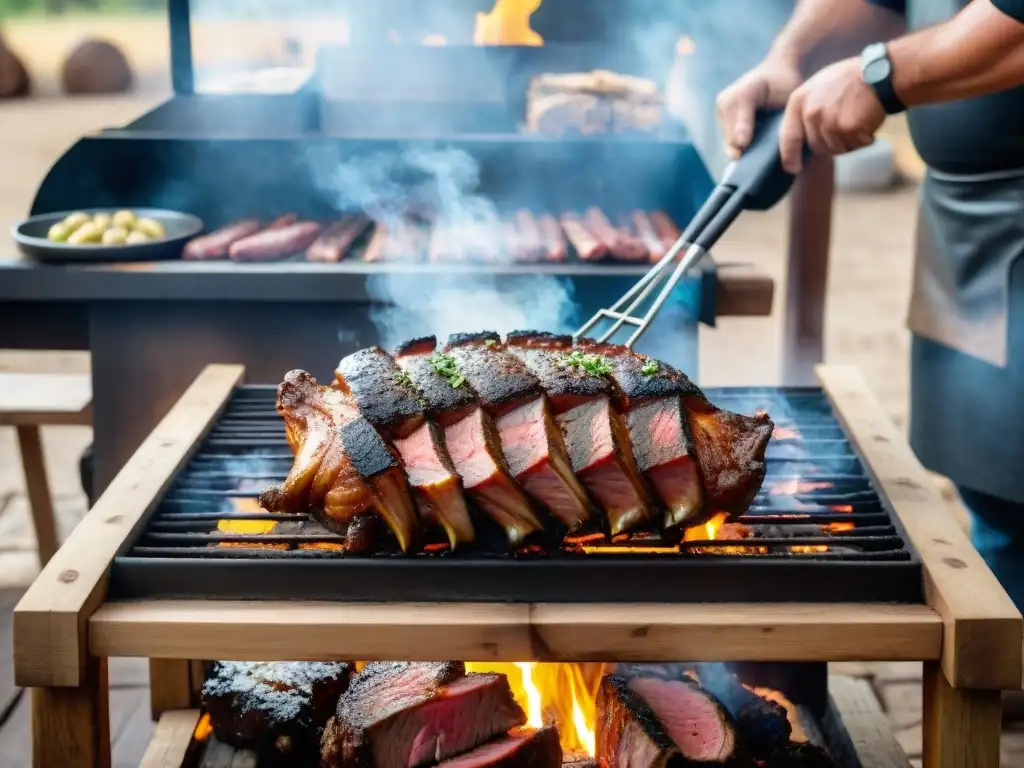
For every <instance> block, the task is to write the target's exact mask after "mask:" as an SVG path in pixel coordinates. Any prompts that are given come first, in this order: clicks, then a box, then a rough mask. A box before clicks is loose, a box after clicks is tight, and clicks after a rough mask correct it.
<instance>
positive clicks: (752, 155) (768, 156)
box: [573, 112, 793, 348]
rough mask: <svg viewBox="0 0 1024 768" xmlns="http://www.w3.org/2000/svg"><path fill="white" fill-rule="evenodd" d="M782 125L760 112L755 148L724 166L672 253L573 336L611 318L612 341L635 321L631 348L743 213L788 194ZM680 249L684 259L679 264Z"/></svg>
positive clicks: (767, 205) (777, 117) (776, 117)
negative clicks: (654, 295)
mask: <svg viewBox="0 0 1024 768" xmlns="http://www.w3.org/2000/svg"><path fill="white" fill-rule="evenodd" d="M781 124H782V112H770V113H762V114H760V115H759V116H758V119H757V121H756V123H755V128H754V138H753V140H752V141H751V142H750V146H748V147H747V149H746V150H745V151H744V152H743V155H742V156H741V157H740V158H739V159H738V160H736V161H734V162H732V163H730V164H729V166H728V167H727V168H726V169H725V173H724V174H723V175H722V181H721V182H720V183H719V184H718V186H716V187H715V189H714V190H713V191H712V193H711V195H710V197H708V199H707V202H705V203H704V205H703V206H701V209H700V210H699V211H697V215H696V216H694V217H693V220H692V221H691V222H690V224H689V226H687V227H686V230H685V231H684V232H683V234H682V235H680V236H679V239H678V240H676V242H675V244H674V245H673V246H672V247H671V248H670V249H669V250H668V253H666V254H665V255H664V256H663V257H662V258H661V260H660V261H659V262H658V263H657V264H655V265H654V267H652V268H651V270H650V271H649V272H648V273H647V274H646V275H644V276H643V277H642V278H641V279H640V280H639V281H638V282H637V284H636V285H634V286H633V287H632V288H630V289H629V291H628V292H627V293H626V294H625V295H624V296H623V297H622V298H621V299H619V300H618V301H617V302H615V304H614V305H613V306H612V307H611V308H610V309H601V310H598V312H597V314H595V315H594V316H593V317H592V318H590V321H589V322H587V324H586V325H584V326H583V327H582V328H580V329H579V330H578V331H576V333H575V334H574V335H573V338H574V339H579V338H580V337H582V336H584V335H585V334H586V333H587V332H588V331H589V330H590V329H591V328H593V327H594V326H595V325H597V323H598V322H600V321H601V320H610V321H612V324H611V326H610V327H609V328H608V330H607V331H606V332H605V333H603V334H602V335H601V336H599V337H597V341H599V342H606V341H609V340H611V339H612V337H613V336H614V335H615V334H616V333H617V332H618V331H619V329H620V328H622V326H623V325H631V326H635V327H636V330H635V331H634V332H633V335H632V336H630V337H629V339H628V340H627V341H626V347H630V348H631V347H632V346H633V345H634V344H635V343H636V340H637V339H639V338H640V336H641V335H643V333H644V331H646V330H647V328H648V327H649V326H650V324H651V321H653V320H654V318H655V316H656V315H657V314H658V311H659V310H660V309H661V307H662V305H663V304H664V303H665V301H666V300H667V299H668V297H669V294H670V293H672V289H673V288H675V287H676V284H677V283H678V282H679V279H680V278H681V277H682V276H683V275H685V274H686V273H687V272H688V271H689V270H691V269H692V268H693V267H694V266H695V265H696V264H697V263H698V262H699V261H700V260H701V259H702V258H703V257H704V255H705V254H706V253H707V252H708V251H709V250H710V249H711V247H712V246H713V245H714V244H715V243H716V242H718V239H719V238H720V237H721V236H722V235H723V234H724V233H725V231H726V230H727V229H728V228H729V226H730V225H731V224H732V223H733V222H734V221H735V220H736V218H737V217H738V216H739V215H740V212H741V211H745V210H746V211H764V210H767V209H769V208H771V207H772V206H774V205H775V204H776V203H777V202H779V200H781V199H782V198H783V197H784V196H785V194H786V192H788V191H789V188H790V187H791V186H792V184H793V175H792V174H790V173H788V172H787V171H785V170H784V169H783V168H782V158H781V156H780V154H779V128H780V127H781ZM680 253H683V257H682V258H680V259H679V260H678V262H676V259H677V257H678V256H679V254H680ZM674 262H675V263H676V266H675V269H674V270H672V271H671V273H669V265H670V264H672V263H674ZM666 277H667V282H666ZM659 285H661V286H662V288H661V291H660V293H658V295H657V298H655V299H654V303H653V304H651V305H650V307H649V308H648V309H647V311H646V313H644V314H643V315H642V316H638V315H637V312H638V310H639V309H640V307H641V306H643V304H644V302H645V301H647V299H648V298H649V297H650V295H651V294H652V293H653V292H654V291H655V290H656V289H657V288H658V286H659Z"/></svg>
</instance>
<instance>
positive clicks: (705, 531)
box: [683, 512, 768, 555]
mask: <svg viewBox="0 0 1024 768" xmlns="http://www.w3.org/2000/svg"><path fill="white" fill-rule="evenodd" d="M728 519H729V516H728V515H727V514H725V512H716V513H715V514H714V515H713V516H712V518H711V519H710V520H708V521H707V522H706V523H704V525H695V526H693V527H691V528H687V529H686V530H685V531H683V541H742V540H743V539H748V538H750V537H751V535H752V531H751V530H750V528H749V527H748V526H746V525H743V524H742V523H727V522H726V520H728ZM690 551H691V552H695V553H698V554H705V555H766V554H768V548H767V547H749V546H734V545H731V544H730V545H727V546H720V545H717V544H716V545H712V546H707V547H693V548H691V549H690Z"/></svg>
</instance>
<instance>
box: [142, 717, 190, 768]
mask: <svg viewBox="0 0 1024 768" xmlns="http://www.w3.org/2000/svg"><path fill="white" fill-rule="evenodd" d="M198 723H199V710H198V709H178V710H173V711H171V712H166V713H164V715H163V716H162V717H161V718H160V722H159V723H157V725H156V730H155V731H154V732H153V738H152V739H151V740H150V742H149V746H148V747H147V748H146V754H144V755H143V756H142V762H141V763H139V768H183V767H184V765H185V756H186V754H187V753H188V748H189V746H190V745H191V744H192V734H193V733H195V730H196V725H197V724H198Z"/></svg>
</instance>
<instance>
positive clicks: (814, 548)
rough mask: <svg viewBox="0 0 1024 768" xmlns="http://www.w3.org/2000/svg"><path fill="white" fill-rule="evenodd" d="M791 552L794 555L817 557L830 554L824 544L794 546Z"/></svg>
mask: <svg viewBox="0 0 1024 768" xmlns="http://www.w3.org/2000/svg"><path fill="white" fill-rule="evenodd" d="M789 551H790V552H792V553H793V554H794V555H816V554H821V553H822V552H828V547H827V546H825V545H824V544H794V545H793V546H791V547H790V548H789Z"/></svg>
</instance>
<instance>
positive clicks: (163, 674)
mask: <svg viewBox="0 0 1024 768" xmlns="http://www.w3.org/2000/svg"><path fill="white" fill-rule="evenodd" d="M197 665H200V662H195V661H189V660H188V659H150V660H149V707H150V713H151V714H152V716H153V719H154V720H159V719H160V716H161V715H163V714H164V712H167V711H170V710H173V709H190V708H191V707H194V706H196V705H197V704H198V695H197V693H198V686H201V685H202V678H201V675H202V670H201V668H200V673H199V674H200V677H199V679H198V680H197V679H196V675H195V673H194V670H195V667H196V666H197ZM197 684H198V685H197Z"/></svg>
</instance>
